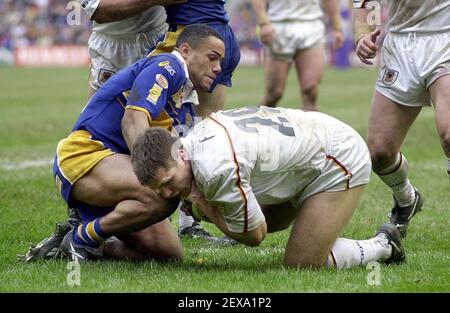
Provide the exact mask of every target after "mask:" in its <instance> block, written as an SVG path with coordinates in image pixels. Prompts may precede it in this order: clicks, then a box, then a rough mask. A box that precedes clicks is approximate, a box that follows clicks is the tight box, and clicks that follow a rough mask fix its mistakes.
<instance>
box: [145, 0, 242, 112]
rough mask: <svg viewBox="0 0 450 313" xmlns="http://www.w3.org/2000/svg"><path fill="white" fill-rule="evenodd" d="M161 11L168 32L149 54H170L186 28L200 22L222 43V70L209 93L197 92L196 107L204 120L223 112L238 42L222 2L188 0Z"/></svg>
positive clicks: (238, 58)
mask: <svg viewBox="0 0 450 313" xmlns="http://www.w3.org/2000/svg"><path fill="white" fill-rule="evenodd" d="M165 8H166V14H167V20H166V22H167V23H168V24H169V31H168V32H167V33H166V34H165V36H164V38H163V39H162V40H161V41H160V42H159V43H158V44H157V45H156V48H155V49H154V50H153V51H151V52H150V55H155V54H158V53H162V52H170V51H172V50H173V48H174V47H175V43H176V41H177V38H178V36H179V34H180V33H181V32H182V31H183V29H184V28H185V27H186V25H190V24H193V23H203V24H207V25H208V26H210V27H211V28H213V29H214V30H215V31H216V32H217V33H218V34H219V35H220V36H221V37H222V38H223V40H224V43H225V58H224V59H223V60H222V62H221V68H222V71H221V73H220V74H219V75H218V76H217V78H216V79H215V80H214V82H213V84H212V85H211V87H210V88H209V90H207V91H202V90H199V91H198V95H199V102H200V106H199V107H198V108H197V114H198V115H200V116H202V117H206V116H208V115H209V114H210V113H212V112H216V111H218V110H221V109H223V107H224V103H225V93H226V87H231V85H232V82H231V77H232V74H233V71H234V69H235V68H236V66H237V65H238V63H239V60H240V58H241V54H240V50H239V43H238V42H237V39H236V37H235V36H234V33H233V30H232V29H231V27H230V25H229V24H228V22H229V21H230V18H229V16H228V13H227V11H226V10H225V0H189V1H187V2H185V3H180V4H173V5H166V6H165Z"/></svg>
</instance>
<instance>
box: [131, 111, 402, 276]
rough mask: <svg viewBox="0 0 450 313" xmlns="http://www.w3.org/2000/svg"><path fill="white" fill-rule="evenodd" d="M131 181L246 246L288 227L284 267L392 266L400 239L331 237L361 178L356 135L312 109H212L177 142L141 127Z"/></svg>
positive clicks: (364, 160) (364, 179) (367, 165)
mask: <svg viewBox="0 0 450 313" xmlns="http://www.w3.org/2000/svg"><path fill="white" fill-rule="evenodd" d="M132 165H133V169H134V171H135V173H136V176H137V177H138V179H139V181H140V182H141V184H143V185H145V186H150V187H152V188H153V189H154V190H157V191H159V193H160V194H161V195H162V196H163V197H164V198H165V199H170V198H178V197H180V198H184V199H186V200H188V201H190V202H192V204H193V206H194V207H197V208H198V210H199V213H200V215H203V216H205V217H206V218H207V219H208V220H210V221H212V222H213V223H214V224H215V225H216V226H217V227H218V228H219V229H220V230H221V231H222V232H223V233H225V234H226V235H227V236H229V237H231V238H233V239H235V240H237V241H239V242H242V243H244V244H246V245H249V246H257V245H259V244H260V243H261V242H262V241H263V240H264V238H265V236H266V233H268V232H269V233H271V232H276V231H280V230H283V229H286V228H288V227H289V226H290V225H292V224H293V228H292V231H291V235H290V237H289V240H288V243H287V246H286V252H285V258H284V264H285V265H286V266H292V267H302V268H303V267H324V266H326V267H335V268H339V269H341V268H349V267H352V266H358V265H365V264H367V263H368V262H369V261H373V260H374V261H382V262H385V263H400V262H402V261H404V259H405V255H404V251H403V248H402V245H401V242H400V234H399V232H398V231H397V229H396V227H395V226H394V225H392V224H384V225H383V226H382V227H381V228H380V230H379V231H378V233H377V235H376V236H375V237H374V238H371V239H369V240H351V239H344V238H338V236H339V234H340V233H341V232H342V229H343V228H344V226H345V225H346V224H347V223H348V221H349V220H350V217H351V216H352V214H353V212H354V211H355V208H356V204H357V202H358V199H359V198H360V196H361V195H362V192H363V190H364V187H365V185H366V184H367V183H368V182H369V176H370V171H371V162H370V156H369V151H368V149H367V146H366V144H365V142H364V140H363V139H362V138H361V137H360V136H359V134H358V133H357V132H356V131H355V130H353V129H352V128H351V127H349V126H347V125H346V124H344V123H342V122H340V121H338V120H336V119H334V118H332V117H330V116H328V115H325V114H322V113H317V112H303V111H300V110H289V109H275V108H267V107H260V108H250V107H249V108H242V109H236V110H230V111H220V112H218V113H213V114H212V115H210V117H209V118H207V119H205V120H203V121H202V122H200V123H198V124H196V125H195V126H194V128H193V129H192V130H191V131H190V132H189V134H188V135H187V136H186V137H185V138H182V139H178V138H174V137H173V136H171V134H170V133H169V132H167V131H166V130H163V129H158V128H154V129H149V130H147V131H145V133H143V134H142V135H141V136H140V137H139V138H138V139H137V140H136V143H135V144H134V146H133V151H132Z"/></svg>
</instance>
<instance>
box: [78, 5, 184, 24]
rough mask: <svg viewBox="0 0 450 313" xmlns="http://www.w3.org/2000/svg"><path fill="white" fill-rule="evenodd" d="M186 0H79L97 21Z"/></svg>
mask: <svg viewBox="0 0 450 313" xmlns="http://www.w3.org/2000/svg"><path fill="white" fill-rule="evenodd" d="M186 1H187V0H79V2H80V3H81V5H82V6H83V8H84V9H85V11H86V13H87V14H88V16H89V18H90V19H91V20H94V21H96V22H97V23H110V22H116V21H120V20H123V19H126V18H129V17H132V16H133V15H136V14H138V13H140V12H142V11H144V10H146V9H148V8H150V7H152V6H155V5H170V4H176V3H182V2H186Z"/></svg>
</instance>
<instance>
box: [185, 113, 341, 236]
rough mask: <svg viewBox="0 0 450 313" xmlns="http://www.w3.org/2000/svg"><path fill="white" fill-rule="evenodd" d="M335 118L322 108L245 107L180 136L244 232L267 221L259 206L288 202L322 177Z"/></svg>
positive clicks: (229, 219)
mask: <svg viewBox="0 0 450 313" xmlns="http://www.w3.org/2000/svg"><path fill="white" fill-rule="evenodd" d="M325 122H326V123H325ZM330 122H331V124H330ZM335 122H337V123H341V122H339V121H337V120H336V119H334V118H332V117H330V116H327V115H325V114H322V113H318V112H303V111H300V110H291V109H282V108H267V107H261V108H257V107H248V108H245V107H244V108H241V109H235V110H229V111H219V112H217V113H214V114H212V115H211V116H210V117H208V118H206V119H205V120H203V121H202V122H200V123H198V124H196V125H195V126H194V128H193V129H192V130H191V131H190V132H189V133H188V135H187V136H186V137H185V138H182V139H181V140H182V143H183V146H184V148H185V149H186V150H187V151H188V153H189V155H190V159H191V165H192V171H193V175H194V177H195V180H196V183H197V186H198V188H199V189H200V190H201V191H202V192H203V194H204V195H205V197H206V199H207V200H208V202H211V203H212V204H213V205H214V206H216V207H218V208H219V209H220V210H221V211H222V213H223V215H224V218H225V223H226V224H227V227H228V229H229V230H230V231H233V232H239V233H241V232H246V231H251V230H253V229H255V228H256V227H258V226H259V225H260V224H261V223H262V222H263V221H264V215H263V213H262V211H261V208H260V206H259V204H279V203H283V202H286V201H289V200H291V199H292V198H294V197H295V196H296V195H299V194H300V193H301V191H302V190H303V189H304V188H305V187H306V186H307V185H308V184H310V183H311V182H312V181H313V180H314V179H316V178H317V177H318V176H319V175H320V173H321V169H322V168H323V167H324V164H325V162H326V147H327V136H326V134H327V125H328V126H329V125H333V123H335ZM258 203H259V204H258Z"/></svg>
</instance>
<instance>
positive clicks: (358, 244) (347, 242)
mask: <svg viewBox="0 0 450 313" xmlns="http://www.w3.org/2000/svg"><path fill="white" fill-rule="evenodd" d="M391 254H392V247H391V245H389V244H388V239H387V238H386V235H385V234H379V235H378V236H376V237H373V238H371V239H368V240H352V239H346V238H338V239H336V241H335V242H334V245H333V247H332V248H331V255H330V256H329V258H328V260H327V267H335V268H337V269H343V268H350V267H354V266H362V265H366V264H367V263H369V262H370V261H384V260H387V259H388V258H389V257H390V256H391ZM331 259H332V261H331ZM332 263H334V264H332Z"/></svg>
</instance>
